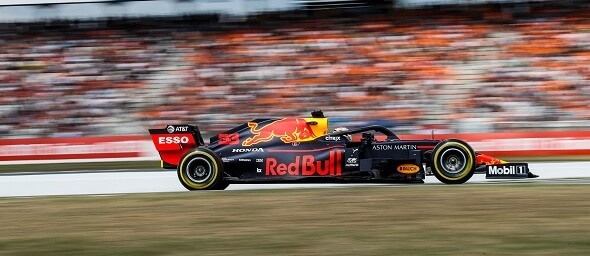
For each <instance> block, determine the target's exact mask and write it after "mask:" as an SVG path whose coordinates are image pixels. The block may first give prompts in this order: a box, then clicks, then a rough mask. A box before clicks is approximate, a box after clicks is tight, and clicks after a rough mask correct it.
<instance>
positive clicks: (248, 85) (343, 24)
mask: <svg viewBox="0 0 590 256" xmlns="http://www.w3.org/2000/svg"><path fill="white" fill-rule="evenodd" d="M319 16H321V15H319ZM0 102H1V105H0V136H1V137H3V138H14V137H63V136H89V135H118V134H145V132H146V130H145V129H146V128H148V127H162V126H163V125H164V124H178V123H195V124H199V126H200V127H201V130H204V131H209V132H219V131H222V130H224V129H228V128H231V127H233V126H235V125H237V124H239V123H242V122H245V121H247V120H249V119H253V118H257V117H282V116H301V115H308V113H309V112H310V111H311V110H315V109H322V110H323V111H324V113H325V114H326V115H327V116H329V117H331V122H332V125H337V126H357V125H363V124H367V123H372V124H382V125H385V126H387V127H390V128H393V129H395V130H398V131H400V132H408V133H411V132H421V131H429V130H430V129H437V130H445V131H449V132H495V131H511V130H546V129H577V128H580V127H585V128H589V127H590V123H589V121H588V120H589V119H590V107H589V106H590V12H588V11H587V9H584V8H582V9H578V8H575V7H555V6H547V5H543V6H534V5H530V6H526V8H502V7H498V6H479V7H471V8H468V9H464V10H460V9H454V10H452V11H450V10H433V9H420V10H415V9H414V10H391V11H389V12H388V13H384V14H379V15H357V16H350V15H333V14H331V15H330V17H322V18H317V17H313V16H307V17H286V18H285V17H281V16H280V15H276V16H273V17H265V18H260V17H258V18H251V19H250V20H249V21H246V22H239V23H216V22H204V21H201V20H199V21H196V20H192V19H189V18H180V17H179V18H176V19H150V18H144V19H133V20H118V21H84V22H81V21H80V22H69V23H66V22H62V23H55V24H49V23H37V24H0Z"/></svg>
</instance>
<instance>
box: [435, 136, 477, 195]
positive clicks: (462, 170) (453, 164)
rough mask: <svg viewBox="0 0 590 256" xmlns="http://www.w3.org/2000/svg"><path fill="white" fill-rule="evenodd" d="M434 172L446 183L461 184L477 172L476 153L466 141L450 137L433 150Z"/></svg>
mask: <svg viewBox="0 0 590 256" xmlns="http://www.w3.org/2000/svg"><path fill="white" fill-rule="evenodd" d="M432 173H433V174H434V176H435V177H436V178H437V179H438V180H440V181H441V182H443V183H445V184H461V183H465V182H466V181H468V180H469V179H470V178H471V177H472V176H473V174H474V173H475V153H474V151H473V149H472V148H471V147H470V146H469V145H468V144H467V143H465V142H464V141H461V140H456V139H449V140H443V141H441V142H439V143H438V144H437V145H436V147H434V149H433V150H432Z"/></svg>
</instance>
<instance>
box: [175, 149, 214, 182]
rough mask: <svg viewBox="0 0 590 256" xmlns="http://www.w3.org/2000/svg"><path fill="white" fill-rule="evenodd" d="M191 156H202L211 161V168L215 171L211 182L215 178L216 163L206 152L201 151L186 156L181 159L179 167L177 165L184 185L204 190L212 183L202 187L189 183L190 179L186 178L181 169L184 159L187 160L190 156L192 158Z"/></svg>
mask: <svg viewBox="0 0 590 256" xmlns="http://www.w3.org/2000/svg"><path fill="white" fill-rule="evenodd" d="M193 155H204V156H206V157H207V158H209V160H211V162H213V168H215V171H214V172H213V177H212V178H211V181H214V180H215V179H216V178H217V173H218V168H217V162H216V161H215V158H214V157H213V156H212V155H211V154H209V153H207V152H201V151H195V152H192V153H190V154H188V155H186V156H185V157H184V158H183V159H182V162H180V165H179V171H180V177H181V178H182V180H183V181H184V184H187V185H188V186H190V187H192V188H195V189H205V188H208V187H210V186H211V185H213V183H212V182H209V183H206V184H204V185H199V184H196V183H194V182H192V181H190V179H188V177H186V175H185V172H184V170H182V168H183V166H184V161H186V159H188V158H189V157H190V156H193ZM212 171H213V170H212Z"/></svg>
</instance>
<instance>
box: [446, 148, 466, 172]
mask: <svg viewBox="0 0 590 256" xmlns="http://www.w3.org/2000/svg"><path fill="white" fill-rule="evenodd" d="M440 166H441V168H442V169H443V170H444V171H445V172H446V173H448V174H450V176H453V177H454V176H458V175H460V174H461V173H462V172H464V171H465V169H466V167H467V156H465V153H463V151H461V150H459V149H457V148H449V149H447V150H445V151H443V153H442V154H441V157H440Z"/></svg>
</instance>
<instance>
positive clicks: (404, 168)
mask: <svg viewBox="0 0 590 256" xmlns="http://www.w3.org/2000/svg"><path fill="white" fill-rule="evenodd" d="M397 171H398V172H400V173H404V174H414V173H417V172H418V171H420V167H418V166H417V165H415V164H402V165H400V166H398V167H397Z"/></svg>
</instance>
